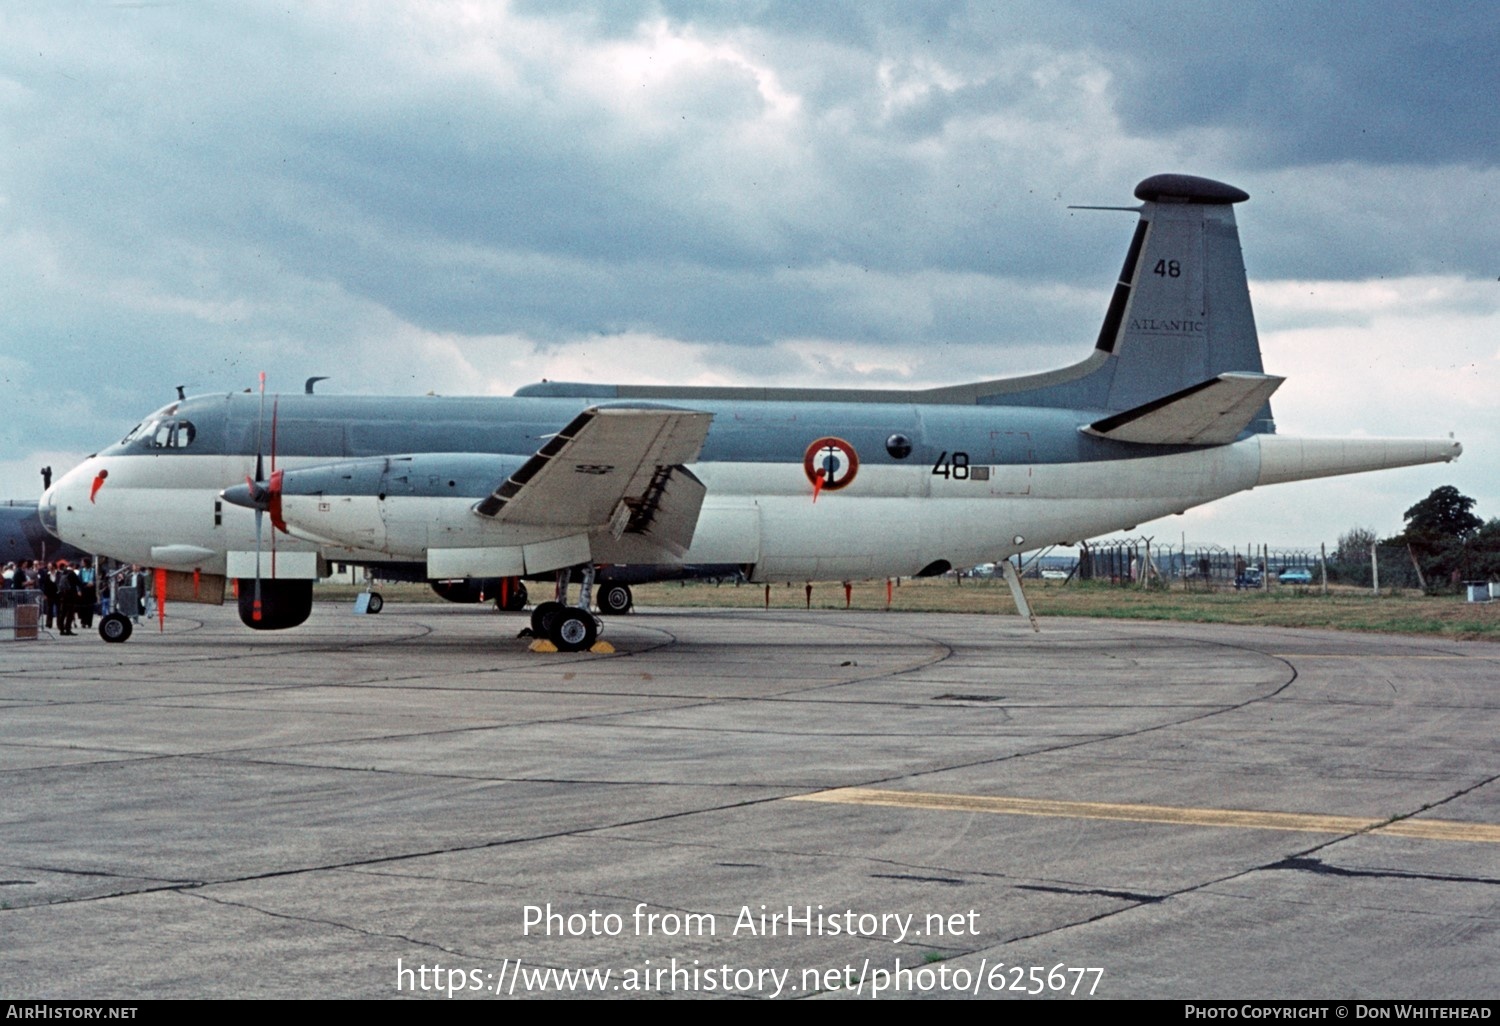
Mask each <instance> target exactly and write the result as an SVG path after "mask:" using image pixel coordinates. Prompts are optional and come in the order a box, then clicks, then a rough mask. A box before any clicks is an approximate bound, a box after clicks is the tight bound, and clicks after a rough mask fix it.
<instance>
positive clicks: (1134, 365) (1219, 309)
mask: <svg viewBox="0 0 1500 1026" xmlns="http://www.w3.org/2000/svg"><path fill="white" fill-rule="evenodd" d="M1135 195H1136V198H1137V199H1140V200H1143V201H1144V203H1143V204H1142V206H1141V207H1140V215H1141V219H1140V222H1139V223H1138V224H1137V225H1136V230H1135V237H1134V238H1133V239H1132V240H1131V243H1130V250H1129V252H1128V253H1127V255H1126V258H1125V267H1124V269H1123V271H1122V272H1121V276H1120V281H1119V282H1118V283H1117V284H1116V286H1115V293H1114V296H1113V297H1112V298H1111V300H1110V304H1109V310H1108V312H1107V313H1106V315H1105V318H1104V324H1103V326H1102V327H1101V329H1100V331H1099V341H1098V343H1097V348H1098V349H1099V350H1100V351H1101V352H1103V353H1107V354H1109V357H1110V359H1109V360H1108V361H1107V364H1106V373H1107V374H1108V377H1109V386H1108V390H1107V392H1106V395H1105V396H1104V406H1105V408H1106V409H1110V410H1128V409H1131V408H1133V407H1137V406H1140V405H1143V404H1145V403H1148V402H1151V401H1152V400H1155V399H1158V398H1160V397H1161V396H1164V395H1169V394H1171V393H1174V392H1178V391H1180V390H1182V389H1185V388H1189V387H1192V386H1194V385H1198V384H1201V383H1203V382H1205V381H1208V380H1209V379H1211V378H1214V377H1216V376H1218V375H1219V374H1223V373H1227V372H1247V373H1252V374H1260V373H1262V372H1263V367H1262V364H1261V358H1260V339H1259V336H1258V335H1257V334H1256V331H1255V314H1254V312H1253V311H1252V310H1251V308H1250V289H1249V286H1248V284H1247V283H1246V279H1245V262H1244V259H1243V258H1242V257H1241V255H1240V239H1239V231H1238V229H1237V228H1236V226H1235V221H1234V209H1233V205H1234V204H1235V203H1240V202H1243V201H1244V200H1247V199H1249V198H1250V197H1249V196H1248V195H1247V194H1246V193H1244V192H1242V191H1241V190H1239V189H1236V188H1235V187H1234V186H1232V185H1225V184H1224V183H1222V182H1215V181H1212V180H1210V179H1207V178H1196V177H1193V176H1191V175H1175V174H1169V175H1155V176H1153V177H1151V178H1147V179H1146V180H1145V181H1143V182H1141V184H1140V185H1138V186H1136V189H1135ZM1250 426H1251V429H1252V430H1261V431H1266V430H1273V428H1272V425H1271V424H1270V408H1269V406H1267V407H1266V408H1265V409H1263V410H1262V411H1261V414H1260V415H1259V416H1258V418H1257V420H1256V421H1253V422H1252V423H1251V425H1250Z"/></svg>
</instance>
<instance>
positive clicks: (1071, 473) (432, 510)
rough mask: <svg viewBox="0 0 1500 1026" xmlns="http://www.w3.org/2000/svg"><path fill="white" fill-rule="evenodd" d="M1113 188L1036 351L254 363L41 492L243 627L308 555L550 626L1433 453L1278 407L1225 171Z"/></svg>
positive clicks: (968, 556) (861, 572)
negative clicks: (395, 393)
mask: <svg viewBox="0 0 1500 1026" xmlns="http://www.w3.org/2000/svg"><path fill="white" fill-rule="evenodd" d="M1135 195H1136V198H1137V199H1139V200H1140V201H1141V202H1140V204H1139V206H1134V207H1124V208H1112V209H1125V210H1129V211H1132V212H1136V213H1138V214H1139V221H1138V222H1137V224H1136V227H1135V234H1134V237H1133V238H1132V239H1131V241H1130V246H1129V249H1128V250H1127V253H1126V256H1125V265H1124V269H1123V270H1122V271H1121V273H1120V278H1119V281H1118V282H1117V283H1116V285H1115V287H1114V293H1113V296H1112V297H1111V299H1110V301H1109V306H1108V309H1107V311H1106V313H1105V316H1104V323H1103V326H1102V328H1101V329H1100V331H1099V337H1098V341H1097V342H1096V343H1095V346H1094V350H1093V352H1092V353H1090V354H1089V356H1088V357H1087V358H1086V359H1084V360H1082V361H1081V362H1079V363H1076V364H1073V365H1072V366H1069V367H1065V368H1062V369H1060V370H1054V371H1050V372H1046V373H1041V374H1033V375H1028V376H1023V377H1016V378H1008V379H1000V380H993V381H981V382H977V383H973V384H964V385H953V386H948V387H941V388H933V389H925V390H905V391H878V390H843V391H838V390H828V389H819V388H717V387H657V386H640V385H598V384H568V383H561V382H543V383H540V384H535V385H529V386H526V387H524V388H522V389H520V390H519V391H518V392H517V393H516V395H515V396H514V397H512V398H441V397H431V396H429V397H409V398H391V397H374V396H367V397H340V396H326V395H313V394H310V393H311V385H310V384H309V388H308V392H307V393H304V394H293V395H280V396H269V397H268V396H266V395H265V393H264V385H262V389H261V393H260V394H259V395H257V394H254V393H249V394H246V393H231V394H228V395H204V396H196V397H192V398H187V399H182V400H180V401H178V402H174V403H172V404H170V405H168V406H166V407H164V408H163V409H161V410H158V411H157V412H156V413H153V414H152V415H151V416H149V417H148V418H146V420H145V421H144V422H143V423H142V424H141V425H140V426H139V427H137V428H135V429H134V430H132V431H131V432H130V433H129V434H127V435H126V436H125V437H124V438H123V439H122V440H120V441H119V442H117V443H115V444H114V445H111V446H109V447H108V448H106V449H104V450H102V451H101V452H99V453H98V454H97V455H94V456H91V457H89V459H88V460H86V461H85V462H84V463H83V464H82V465H80V466H78V467H76V468H75V469H74V470H72V471H71V472H70V473H68V474H67V475H66V476H65V477H63V478H62V479H61V480H59V481H58V482H57V483H56V484H55V485H53V486H52V487H51V488H50V489H49V490H48V491H47V492H46V494H45V495H44V496H43V498H42V500H41V504H40V511H41V516H42V519H43V522H44V523H45V524H46V525H47V527H48V528H49V530H51V531H52V532H53V533H54V534H56V535H57V536H58V537H59V538H61V539H63V540H65V541H68V542H71V543H72V544H74V545H76V546H78V547H79V548H81V549H84V550H86V551H91V552H98V553H103V554H105V555H109V556H113V557H115V558H117V559H121V560H126V561H129V562H136V563H142V564H146V565H150V566H154V567H159V568H166V569H168V570H169V571H172V572H174V577H175V578H176V579H177V581H178V584H177V586H176V587H175V588H174V589H173V590H174V591H175V592H177V593H181V594H184V595H185V596H187V597H195V598H197V599H199V600H208V601H223V596H224V593H225V590H226V587H225V585H226V580H234V581H235V590H236V591H237V593H238V602H239V612H240V618H241V619H242V620H243V621H244V622H245V623H246V624H247V625H248V626H250V627H254V628H259V629H281V628H288V627H295V626H297V625H298V624H300V623H302V622H303V621H304V620H305V619H306V618H307V617H308V615H309V612H310V609H311V604H312V585H313V581H314V580H315V579H316V578H318V577H319V576H320V575H321V574H323V573H325V572H326V569H327V567H328V565H329V564H330V563H333V562H342V563H350V564H362V565H366V566H373V567H378V568H380V570H381V572H382V573H384V574H386V575H391V574H402V573H404V574H406V575H408V576H411V577H415V578H419V579H428V580H432V581H434V582H459V584H458V585H454V584H452V583H450V584H448V585H447V586H446V587H447V588H448V589H449V590H448V593H449V594H450V595H451V594H452V593H453V592H452V589H453V588H455V587H457V588H459V590H463V587H464V585H463V583H462V582H464V581H465V580H467V581H468V582H469V587H470V588H471V589H472V588H473V587H474V586H475V585H474V582H478V581H486V582H489V583H488V584H487V585H486V587H487V588H488V590H489V591H490V593H491V594H494V595H502V594H509V595H515V594H520V592H519V591H518V589H519V588H520V587H521V585H520V581H521V580H522V579H528V580H538V579H553V578H555V580H556V586H557V596H558V599H560V601H550V602H545V603H542V604H541V605H540V606H539V607H538V608H537V611H536V612H535V613H534V614H533V617H532V625H533V628H534V629H535V630H536V631H537V633H539V634H544V635H546V636H547V637H549V638H550V639H551V640H552V641H553V643H554V644H556V645H557V647H558V648H560V649H564V650H577V649H581V648H586V647H588V646H590V645H591V644H593V642H594V640H595V636H596V633H597V631H598V627H599V624H598V621H597V620H596V619H595V617H594V615H593V614H592V612H591V611H590V610H589V608H588V607H589V605H590V603H591V601H592V600H591V596H590V592H591V589H592V587H594V586H595V584H596V583H603V584H604V585H605V587H604V588H603V590H602V592H601V594H605V593H607V594H608V596H609V597H608V600H607V601H605V602H602V603H601V605H602V607H603V608H604V609H605V611H607V612H609V611H623V609H624V608H628V606H629V602H630V598H629V591H628V585H629V583H631V582H638V581H643V580H654V579H664V578H671V577H678V576H684V575H692V574H704V573H714V574H723V573H727V572H736V571H737V572H739V573H742V574H744V576H745V577H746V578H748V579H749V580H751V581H755V582H781V581H794V582H802V581H813V580H851V579H870V578H879V577H887V576H922V575H929V574H938V573H942V572H944V571H946V570H948V569H950V568H952V567H962V566H968V565H972V564H977V563H982V562H990V561H996V560H1000V559H1002V558H1004V557H1007V556H1012V555H1014V554H1016V553H1018V552H1021V551H1023V550H1029V549H1036V548H1039V547H1042V546H1047V545H1053V544H1064V543H1070V542H1077V541H1080V540H1083V539H1087V538H1089V537H1092V536H1095V535H1099V534H1103V533H1106V532H1110V531H1114V530H1119V529H1128V528H1130V527H1133V526H1134V525H1136V524H1137V523H1140V522H1143V521H1147V520H1151V519H1153V518H1156V517H1161V516H1165V515H1167V514H1171V513H1180V512H1182V511H1184V510H1186V509H1188V508H1189V507H1192V506H1197V505H1199V504H1201V503H1205V502H1210V501H1212V500H1214V499H1218V498H1222V497H1223V496H1226V495H1231V494H1233V493H1235V492H1240V491H1244V490H1246V489H1250V488H1255V487H1257V486H1259V485H1268V484H1275V483H1278V482H1282V481H1300V480H1306V479H1309V478H1318V477H1327V476H1331V475H1335V474H1349V473H1356V472H1359V471H1367V470H1379V469H1383V468H1388V467H1400V466H1409V465H1413V464H1420V463H1431V462H1437V461H1445V460H1452V459H1454V458H1455V457H1457V456H1458V454H1459V452H1460V451H1461V449H1460V446H1459V445H1458V443H1456V442H1454V441H1453V440H1452V439H1451V438H1447V439H1369V438H1360V439H1318V438H1289V437H1286V436H1284V435H1278V434H1276V433H1275V425H1274V423H1273V421H1272V419H1271V409H1270V405H1269V402H1268V400H1269V398H1270V396H1271V393H1272V392H1274V391H1275V390H1276V388H1277V386H1278V385H1280V384H1281V382H1282V380H1283V379H1282V378H1280V377H1276V376H1273V375H1269V374H1266V373H1265V372H1264V370H1263V369H1262V366H1261V354H1260V343H1259V341H1258V339H1257V337H1256V331H1255V320H1254V317H1253V314H1252V312H1251V308H1250V294H1249V289H1248V286H1247V284H1246V277H1245V268H1244V263H1243V261H1242V259H1241V256H1240V244H1239V235H1238V231H1237V229H1236V227H1235V218H1234V209H1233V208H1234V204H1236V203H1240V202H1242V201H1244V200H1246V199H1248V198H1249V197H1248V196H1247V195H1246V194H1245V193H1244V192H1242V191H1241V190H1239V189H1236V188H1234V187H1233V186H1230V185H1225V184H1223V183H1221V182H1215V181H1211V180H1208V179H1205V178H1198V177H1193V176H1189V175H1180V174H1164V175H1156V176H1154V177H1151V178H1148V179H1146V180H1145V181H1143V182H1141V183H1140V185H1139V186H1137V187H1136V190H1135ZM266 521H269V523H266ZM188 581H191V582H192V587H191V588H189V587H187V582H188ZM569 581H581V582H582V587H581V588H580V589H579V592H580V593H579V595H578V598H577V600H576V601H575V603H574V604H572V605H570V604H568V602H567V596H568V587H569V584H568V582H569ZM610 582H613V586H610ZM440 591H441V589H440ZM126 631H128V623H126V624H125V625H124V628H123V629H122V628H121V625H120V624H113V625H112V626H111V627H108V628H106V630H105V631H104V633H105V634H106V637H109V636H111V634H115V635H118V634H121V633H125V632H126Z"/></svg>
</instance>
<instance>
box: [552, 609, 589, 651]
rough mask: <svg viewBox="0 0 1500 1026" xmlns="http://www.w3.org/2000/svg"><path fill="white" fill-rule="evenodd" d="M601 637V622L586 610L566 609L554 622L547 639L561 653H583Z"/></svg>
mask: <svg viewBox="0 0 1500 1026" xmlns="http://www.w3.org/2000/svg"><path fill="white" fill-rule="evenodd" d="M598 637H599V622H598V621H597V620H595V619H594V614H593V613H590V612H589V611H588V610H586V609H569V608H564V609H563V611H562V612H561V613H559V614H558V615H557V616H556V617H555V618H554V619H553V621H552V627H551V629H550V630H549V631H548V632H547V638H548V640H550V641H551V642H552V644H554V645H556V646H557V650H558V651H559V652H582V651H583V650H584V649H588V648H592V647H593V645H594V642H595V641H596V640H598Z"/></svg>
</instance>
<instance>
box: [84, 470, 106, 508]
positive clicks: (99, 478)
mask: <svg viewBox="0 0 1500 1026" xmlns="http://www.w3.org/2000/svg"><path fill="white" fill-rule="evenodd" d="M107 477H109V471H107V470H101V471H99V473H97V474H95V475H94V483H93V485H92V486H90V488H89V502H90V503H92V502H93V501H94V496H96V495H98V494H99V489H101V488H103V487H104V479H105V478H107Z"/></svg>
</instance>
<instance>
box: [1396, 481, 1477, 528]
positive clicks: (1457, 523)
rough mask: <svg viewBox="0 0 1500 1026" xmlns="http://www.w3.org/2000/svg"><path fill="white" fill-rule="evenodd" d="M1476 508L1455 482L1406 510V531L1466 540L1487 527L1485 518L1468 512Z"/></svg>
mask: <svg viewBox="0 0 1500 1026" xmlns="http://www.w3.org/2000/svg"><path fill="white" fill-rule="evenodd" d="M1473 508H1474V500H1473V499H1471V498H1469V497H1468V496H1467V495H1461V494H1460V493H1459V491H1458V489H1457V488H1454V487H1453V486H1452V485H1443V486H1442V487H1441V488H1434V489H1433V490H1432V494H1431V495H1429V496H1427V498H1425V499H1423V500H1422V501H1421V502H1419V503H1417V504H1416V505H1415V506H1413V507H1412V508H1411V509H1409V510H1407V511H1406V514H1405V515H1406V531H1405V534H1406V535H1407V536H1409V537H1411V536H1415V537H1423V538H1443V539H1450V540H1451V539H1457V540H1459V541H1464V540H1466V539H1468V538H1469V537H1471V536H1472V535H1473V534H1474V533H1475V532H1477V531H1478V530H1479V529H1480V528H1481V527H1483V526H1484V521H1483V520H1480V519H1479V518H1478V517H1476V516H1475V515H1474V514H1473V513H1471V512H1469V511H1470V510H1472V509H1473Z"/></svg>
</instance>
